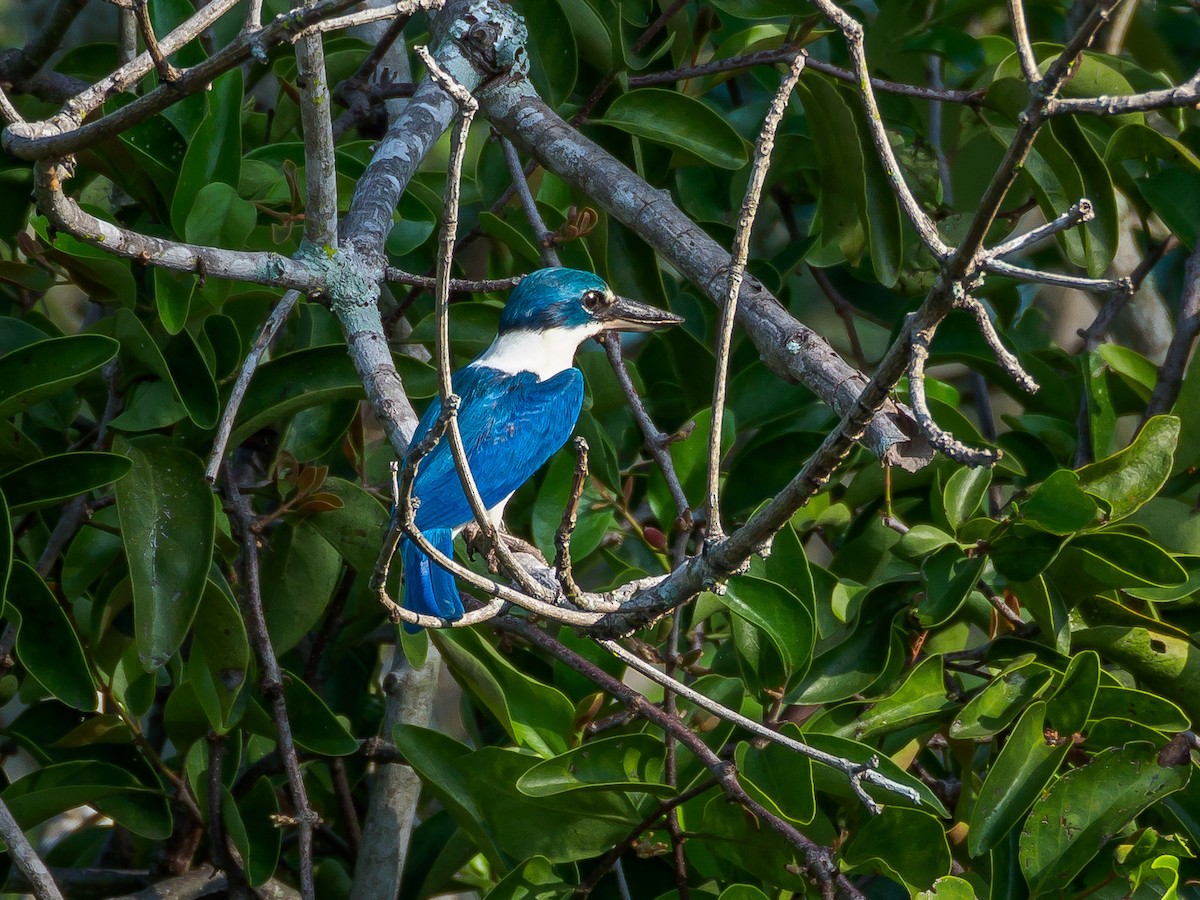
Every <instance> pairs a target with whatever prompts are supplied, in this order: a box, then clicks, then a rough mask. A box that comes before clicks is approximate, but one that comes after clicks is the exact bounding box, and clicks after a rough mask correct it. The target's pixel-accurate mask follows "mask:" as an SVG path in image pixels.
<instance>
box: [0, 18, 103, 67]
mask: <svg viewBox="0 0 1200 900" xmlns="http://www.w3.org/2000/svg"><path fill="white" fill-rule="evenodd" d="M86 3H87V0H58V2H57V3H55V4H54V8H53V9H52V10H51V11H50V15H49V16H47V17H46V22H45V24H44V25H43V26H42V27H41V28H40V29H39V30H38V31H37V33H35V34H34V35H33V36H32V37H30V39H29V41H28V42H27V43H26V44H25V46H24V47H22V48H21V49H20V50H16V49H14V50H7V51H5V53H4V54H3V57H4V58H3V63H2V65H3V66H4V68H5V69H6V70H7V71H8V73H9V74H10V75H11V76H13V77H17V78H20V77H24V76H29V75H32V74H33V73H34V72H36V71H37V70H38V69H40V68H41V67H42V66H44V65H45V64H46V62H47V61H48V60H49V59H50V57H51V56H53V55H54V53H55V52H56V51H57V50H58V48H59V46H60V45H61V44H62V39H63V37H64V36H65V35H66V33H67V30H68V29H69V28H70V27H71V24H72V23H73V22H74V21H75V19H76V17H78V15H79V13H80V12H81V11H82V10H83V7H84V5H85V4H86Z"/></svg>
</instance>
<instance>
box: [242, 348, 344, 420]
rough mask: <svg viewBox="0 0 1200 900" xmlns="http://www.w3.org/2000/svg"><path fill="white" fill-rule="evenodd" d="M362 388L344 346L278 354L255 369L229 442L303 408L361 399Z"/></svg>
mask: <svg viewBox="0 0 1200 900" xmlns="http://www.w3.org/2000/svg"><path fill="white" fill-rule="evenodd" d="M362 391H363V388H362V382H360V381H359V379H358V373H357V372H355V371H354V364H353V363H352V362H351V361H350V358H349V357H348V356H347V355H346V348H345V347H337V346H328V347H313V348H311V349H309V350H297V351H295V352H294V353H288V354H285V355H283V356H280V357H277V358H275V359H273V360H271V361H270V362H268V363H265V364H264V365H262V366H259V368H258V369H257V370H256V371H255V373H254V380H253V381H251V382H250V387H249V388H248V389H247V391H246V396H245V398H244V399H243V401H242V405H241V408H240V409H239V410H238V418H237V425H236V427H235V428H234V430H233V435H232V436H231V437H230V442H231V443H232V444H238V443H241V442H242V441H244V440H245V439H246V438H248V437H249V436H250V435H252V434H253V433H254V432H255V431H257V430H258V429H260V428H262V427H263V426H265V425H269V424H270V423H271V422H274V421H277V420H279V419H282V418H285V417H287V416H289V415H292V414H294V413H297V412H299V411H300V410H302V409H308V408H309V407H312V406H318V405H320V404H323V403H330V402H333V401H335V400H345V399H358V398H360V397H361V396H362Z"/></svg>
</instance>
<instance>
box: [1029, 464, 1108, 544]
mask: <svg viewBox="0 0 1200 900" xmlns="http://www.w3.org/2000/svg"><path fill="white" fill-rule="evenodd" d="M1098 510H1099V507H1097V505H1096V501H1095V500H1093V499H1092V497H1091V495H1089V494H1087V493H1085V492H1084V491H1083V490H1082V489H1081V488H1080V487H1079V475H1078V474H1076V473H1075V472H1072V471H1071V470H1070V469H1059V470H1057V471H1056V472H1054V473H1053V474H1051V475H1050V477H1049V478H1047V479H1046V480H1045V481H1043V482H1042V484H1041V485H1040V486H1039V487H1038V489H1037V490H1035V491H1034V492H1033V494H1032V495H1031V496H1030V497H1029V499H1028V500H1026V501H1025V502H1024V503H1022V504H1021V513H1020V517H1021V519H1022V520H1023V521H1026V522H1029V523H1031V524H1033V525H1036V526H1038V528H1041V529H1043V530H1045V531H1049V532H1050V533H1051V534H1062V535H1067V534H1075V533H1076V532H1078V531H1082V530H1083V529H1084V528H1087V527H1088V526H1089V525H1091V524H1092V523H1093V522H1094V521H1095V520H1096V513H1097V511H1098Z"/></svg>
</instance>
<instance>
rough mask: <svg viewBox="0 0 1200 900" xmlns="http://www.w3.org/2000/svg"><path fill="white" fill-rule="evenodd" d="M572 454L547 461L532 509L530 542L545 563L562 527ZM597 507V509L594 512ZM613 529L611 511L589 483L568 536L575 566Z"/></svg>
mask: <svg viewBox="0 0 1200 900" xmlns="http://www.w3.org/2000/svg"><path fill="white" fill-rule="evenodd" d="M574 473H575V454H574V453H573V452H570V451H567V450H564V451H563V452H560V453H556V454H555V455H554V457H553V458H552V459H551V460H550V465H549V467H548V468H547V470H546V477H545V480H544V481H543V482H542V486H541V489H540V490H539V491H538V495H537V499H536V500H535V501H534V505H533V540H534V543H535V544H537V546H538V547H539V548H540V549H541V550H542V552H543V553H544V554H545V555H546V558H547V559H553V558H554V551H555V546H554V536H555V534H556V533H557V532H558V529H559V527H560V526H561V525H562V514H563V510H564V509H565V508H566V505H567V498H568V497H569V496H570V493H571V479H572V478H573V476H574ZM597 507H599V508H597ZM612 526H613V510H612V506H611V504H609V503H605V502H604V495H603V494H601V493H600V491H599V490H598V489H597V488H596V486H595V485H594V484H593V483H592V482H591V480H590V479H589V480H588V481H587V482H585V484H584V489H583V497H582V498H581V500H580V503H579V521H578V525H577V526H576V528H575V532H574V534H572V536H571V559H572V560H573V561H574V562H575V563H578V562H579V561H580V560H583V559H586V558H587V557H588V556H589V555H590V554H592V553H593V552H594V551H595V550H596V548H597V547H599V546H600V542H601V541H603V540H604V535H605V534H607V533H608V530H609V529H610V528H611V527H612Z"/></svg>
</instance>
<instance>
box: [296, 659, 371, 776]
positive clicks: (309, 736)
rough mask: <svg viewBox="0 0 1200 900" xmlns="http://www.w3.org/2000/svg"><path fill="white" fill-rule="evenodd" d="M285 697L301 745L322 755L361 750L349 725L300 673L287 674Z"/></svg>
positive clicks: (336, 754) (297, 739)
mask: <svg viewBox="0 0 1200 900" xmlns="http://www.w3.org/2000/svg"><path fill="white" fill-rule="evenodd" d="M283 697H284V701H285V702H286V703H287V709H288V718H289V720H290V721H291V725H292V735H293V737H295V739H296V744H297V745H298V746H300V747H303V748H304V749H305V750H311V751H312V752H313V753H320V754H321V755H322V756H348V755H349V754H351V753H354V752H355V751H356V750H358V741H357V740H355V739H354V735H352V734H351V733H350V732H349V730H347V728H346V724H345V723H344V722H343V721H342V720H341V719H339V718H338V717H337V716H336V715H334V713H333V711H332V710H331V709H330V708H329V707H328V706H327V705H326V703H325V701H324V700H322V699H321V698H320V697H319V696H318V695H317V694H316V693H315V692H314V691H313V689H312V688H310V687H309V686H308V685H307V684H305V683H304V679H302V678H301V677H300V676H299V675H294V674H292V673H291V672H287V671H285V672H284V673H283Z"/></svg>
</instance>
